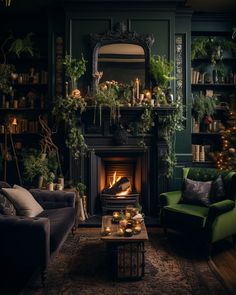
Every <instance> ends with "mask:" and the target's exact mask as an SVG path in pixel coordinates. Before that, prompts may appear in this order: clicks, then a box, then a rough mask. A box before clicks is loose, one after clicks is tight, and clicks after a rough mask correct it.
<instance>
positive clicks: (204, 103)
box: [192, 94, 217, 131]
mask: <svg viewBox="0 0 236 295" xmlns="http://www.w3.org/2000/svg"><path fill="white" fill-rule="evenodd" d="M216 107H217V99H216V98H215V97H209V96H205V95H203V94H200V95H197V96H195V98H194V100H193V108H192V111H193V117H194V119H195V121H196V122H197V123H201V124H202V125H200V126H202V128H201V129H202V131H205V129H206V128H205V127H206V126H207V125H209V124H210V123H211V122H212V120H213V118H212V116H213V115H214V113H215V112H216Z"/></svg>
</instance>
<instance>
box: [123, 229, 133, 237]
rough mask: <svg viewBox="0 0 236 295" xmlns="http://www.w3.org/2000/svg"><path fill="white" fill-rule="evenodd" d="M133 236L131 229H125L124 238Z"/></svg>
mask: <svg viewBox="0 0 236 295" xmlns="http://www.w3.org/2000/svg"><path fill="white" fill-rule="evenodd" d="M132 235H133V231H132V229H131V228H126V230H125V236H126V237H131V236H132Z"/></svg>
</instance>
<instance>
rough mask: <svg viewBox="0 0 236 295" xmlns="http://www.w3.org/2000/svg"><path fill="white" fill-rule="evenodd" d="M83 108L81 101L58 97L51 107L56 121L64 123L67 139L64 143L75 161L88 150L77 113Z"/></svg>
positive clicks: (83, 104)
mask: <svg viewBox="0 0 236 295" xmlns="http://www.w3.org/2000/svg"><path fill="white" fill-rule="evenodd" d="M85 106H86V103H85V102H84V101H83V100H81V99H75V98H74V97H67V98H65V97H62V96H59V97H57V99H56V100H55V103H54V107H53V114H54V115H55V116H56V117H57V119H58V120H62V121H64V122H65V123H66V127H67V139H66V142H65V143H66V146H67V147H68V148H69V149H70V151H71V154H72V156H73V157H74V158H75V159H79V158H80V156H81V155H84V154H85V153H86V152H87V150H88V147H87V145H86V143H85V140H84V136H83V134H82V130H81V128H80V125H79V113H80V114H82V112H83V111H84V110H85Z"/></svg>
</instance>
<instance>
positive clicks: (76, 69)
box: [62, 54, 87, 80]
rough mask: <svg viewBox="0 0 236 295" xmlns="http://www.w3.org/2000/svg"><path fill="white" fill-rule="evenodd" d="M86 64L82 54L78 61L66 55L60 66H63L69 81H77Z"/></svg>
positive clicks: (84, 70)
mask: <svg viewBox="0 0 236 295" xmlns="http://www.w3.org/2000/svg"><path fill="white" fill-rule="evenodd" d="M86 63H87V61H86V60H85V59H84V56H83V54H82V56H81V59H80V60H77V59H76V58H72V56H71V55H68V54H67V55H66V56H65V58H64V59H63V61H62V64H63V65H64V66H65V74H66V76H67V77H68V78H70V79H71V80H73V79H79V78H80V77H81V76H83V75H84V73H85V72H86Z"/></svg>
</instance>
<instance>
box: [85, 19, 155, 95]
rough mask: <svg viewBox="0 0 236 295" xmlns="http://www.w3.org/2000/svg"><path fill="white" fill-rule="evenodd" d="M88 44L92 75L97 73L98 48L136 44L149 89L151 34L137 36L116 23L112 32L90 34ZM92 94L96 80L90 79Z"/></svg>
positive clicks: (152, 41)
mask: <svg viewBox="0 0 236 295" xmlns="http://www.w3.org/2000/svg"><path fill="white" fill-rule="evenodd" d="M90 43H91V47H92V75H93V74H94V73H96V72H97V71H98V51H99V48H100V47H102V46H103V45H107V44H118V43H122V44H124V43H128V44H136V45H139V46H141V47H142V48H143V50H144V56H145V88H146V89H149V88H150V87H151V79H150V55H151V46H152V45H153V43H154V37H153V35H152V34H139V33H137V32H134V31H132V32H131V31H129V30H127V26H126V25H125V24H124V23H123V22H120V23H117V24H116V25H115V26H114V27H113V30H108V31H106V32H105V33H100V34H99V33H97V34H90ZM92 81H93V82H92V89H93V93H95V91H96V87H97V85H96V79H95V78H94V76H93V77H92Z"/></svg>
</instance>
